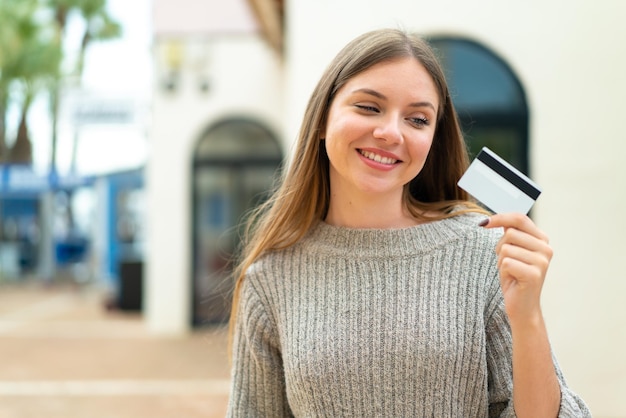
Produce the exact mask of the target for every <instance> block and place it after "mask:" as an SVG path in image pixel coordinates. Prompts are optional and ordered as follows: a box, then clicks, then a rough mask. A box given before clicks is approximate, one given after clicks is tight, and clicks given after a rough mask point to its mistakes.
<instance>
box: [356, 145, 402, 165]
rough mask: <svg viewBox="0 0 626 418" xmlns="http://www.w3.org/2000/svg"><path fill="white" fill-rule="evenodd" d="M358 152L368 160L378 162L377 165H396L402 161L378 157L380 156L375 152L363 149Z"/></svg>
mask: <svg viewBox="0 0 626 418" xmlns="http://www.w3.org/2000/svg"><path fill="white" fill-rule="evenodd" d="M358 151H359V154H361V155H362V156H364V157H365V158H367V159H368V160H372V161H376V162H377V163H381V164H388V165H393V164H396V163H397V162H399V161H400V160H395V159H393V158H389V157H383V156H382V155H378V154H376V153H374V152H370V151H364V150H362V149H360V150H358Z"/></svg>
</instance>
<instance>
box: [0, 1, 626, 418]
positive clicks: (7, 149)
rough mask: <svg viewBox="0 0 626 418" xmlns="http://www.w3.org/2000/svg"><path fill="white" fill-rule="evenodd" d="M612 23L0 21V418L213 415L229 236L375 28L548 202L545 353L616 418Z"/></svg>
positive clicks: (512, 6)
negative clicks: (326, 80) (418, 57)
mask: <svg viewBox="0 0 626 418" xmlns="http://www.w3.org/2000/svg"><path fill="white" fill-rule="evenodd" d="M383 3H384V4H383ZM624 19H626V3H624V2H622V1H620V0H599V1H597V2H593V4H591V3H590V2H585V1H571V0H554V1H551V2H545V1H540V0H529V1H526V2H523V3H510V2H501V1H497V0H475V1H473V2H461V1H452V0H448V1H442V2H436V4H433V2H428V3H426V2H422V1H408V0H389V1H387V2H377V1H373V0H365V1H364V0H359V1H356V0H341V1H339V2H337V1H330V0H318V1H315V2H306V1H298V0H230V1H229V2H219V1H217V0H205V1H203V2H198V1H195V0H133V1H124V0H0V398H2V399H3V400H2V402H0V417H13V416H15V417H22V416H41V415H42V414H43V412H42V411H46V415H47V416H64V417H69V416H90V417H99V416H103V417H104V416H115V417H126V416H128V417H131V416H147V415H148V414H149V415H150V416H153V417H161V416H163V417H165V416H177V417H178V416H188V417H194V416H205V417H206V416H223V414H224V410H225V409H224V408H225V402H226V399H227V393H228V366H227V356H226V348H225V344H226V338H225V321H226V320H227V316H228V310H229V298H230V292H231V289H232V286H231V284H230V281H229V272H230V267H231V264H230V260H231V258H232V254H233V251H235V248H236V247H237V245H238V237H239V233H240V227H239V222H240V220H241V216H242V215H243V214H244V213H245V212H246V211H248V210H250V209H251V208H253V207H254V206H255V205H258V204H259V203H260V202H261V201H263V199H265V198H266V197H267V192H268V190H269V188H270V187H271V185H272V182H273V180H274V178H275V173H276V170H277V168H278V167H280V165H281V164H282V163H283V162H284V161H286V160H288V158H289V152H290V147H291V144H292V143H293V140H294V139H295V137H296V135H297V131H298V129H299V125H300V122H301V119H302V115H303V112H304V107H305V105H306V102H307V100H308V97H309V94H310V93H311V91H312V89H313V87H314V85H315V83H316V82H317V79H318V78H319V76H320V75H321V73H322V71H323V70H324V68H325V66H326V65H327V64H328V62H329V61H330V60H331V59H332V57H333V56H334V55H335V54H336V53H337V52H338V51H339V49H340V48H341V47H342V46H343V45H344V44H345V43H346V42H348V41H349V40H351V39H352V38H354V37H355V36H357V35H359V34H360V33H362V32H364V31H367V30H371V29H376V28H381V27H394V28H402V29H407V30H410V31H414V32H418V33H420V34H422V35H423V36H424V37H426V38H428V39H429V40H430V41H431V42H432V44H433V46H434V47H435V48H436V50H437V53H438V54H439V56H440V58H441V60H442V62H443V64H444V66H445V68H446V72H447V76H448V81H449V83H450V86H451V91H452V94H453V99H454V101H455V105H456V106H457V109H458V111H459V116H460V118H461V122H462V126H463V130H464V132H465V135H466V140H467V143H468V147H469V149H470V151H471V152H472V153H476V152H477V151H478V150H480V148H481V147H482V146H488V147H489V148H491V149H492V150H494V151H496V152H497V153H498V154H500V155H501V156H503V157H504V158H505V159H507V160H508V161H510V162H511V163H512V164H513V165H515V166H516V167H517V168H518V169H520V170H521V171H523V172H525V173H527V174H529V175H530V176H531V177H532V178H533V179H534V180H535V181H536V182H537V183H538V184H540V185H541V186H542V188H543V194H542V196H541V197H540V198H539V200H538V202H537V205H536V206H535V208H534V209H533V212H532V214H531V215H532V217H533V218H534V219H535V221H536V222H537V223H538V224H539V226H540V227H541V228H543V229H544V230H545V231H546V232H547V233H548V234H549V235H550V237H551V244H552V246H553V247H554V249H555V254H556V255H555V257H554V260H553V263H552V266H551V270H550V274H549V278H548V281H547V283H546V285H545V291H544V297H543V304H544V311H545V315H546V319H547V322H548V326H549V331H550V336H551V339H552V344H553V349H554V351H555V353H556V355H557V356H558V358H559V360H560V363H561V367H562V368H563V369H564V371H565V374H566V377H567V379H568V382H569V384H570V386H571V387H572V388H573V389H574V390H575V391H577V392H578V393H580V394H581V395H582V396H583V398H584V399H585V400H586V401H587V402H588V403H589V405H590V407H591V408H592V411H593V412H594V416H597V417H626V407H625V406H624V404H623V401H622V399H623V397H624V394H625V393H626V360H624V357H623V355H622V351H623V346H624V345H625V344H626V331H625V329H626V307H625V306H626V305H624V303H623V301H622V298H623V296H622V295H624V294H626V280H624V279H626V277H625V273H624V269H623V267H622V265H623V261H622V260H623V254H624V252H625V251H626V244H625V243H624V240H623V238H622V237H623V235H624V233H625V232H626V225H625V223H626V221H625V220H624V217H623V216H621V215H619V213H618V212H619V211H618V212H615V210H616V209H618V208H620V207H623V206H624V205H625V204H626V195H625V193H624V190H626V184H625V183H626V164H624V157H623V156H624V154H625V152H626V140H625V139H626V138H624V133H623V126H622V125H623V123H622V120H623V116H622V113H623V97H625V96H626V81H625V79H624V76H623V75H624V74H626V50H625V49H624V47H623V41H624V40H625V39H626V27H625V26H624V25H623V21H624ZM72 414H73V415H72Z"/></svg>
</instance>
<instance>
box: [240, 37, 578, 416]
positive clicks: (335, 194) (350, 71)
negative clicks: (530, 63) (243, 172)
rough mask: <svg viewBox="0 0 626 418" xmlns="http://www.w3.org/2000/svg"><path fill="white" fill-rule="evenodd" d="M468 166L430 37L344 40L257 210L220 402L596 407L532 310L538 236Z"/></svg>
mask: <svg viewBox="0 0 626 418" xmlns="http://www.w3.org/2000/svg"><path fill="white" fill-rule="evenodd" d="M467 165H468V157H467V153H466V147H465V144H464V142H463V138H462V135H461V132H460V129H459V125H458V122H457V117H456V114H455V111H454V108H453V105H452V101H451V100H450V95H449V93H448V88H447V85H446V81H445V78H444V75H443V72H442V70H441V68H440V65H439V63H438V62H437V59H436V58H435V56H434V54H433V53H432V51H431V50H430V48H429V46H428V45H427V44H426V43H425V42H424V41H422V40H420V39H419V38H418V37H415V36H412V35H409V34H407V33H404V32H402V31H398V30H378V31H373V32H370V33H366V34H364V35H362V36H360V37H358V38H357V39H355V40H354V41H352V42H351V43H350V44H348V45H347V46H346V47H345V48H344V49H343V50H342V51H341V52H340V53H339V54H338V56H337V57H336V58H335V59H334V61H333V62H332V63H331V64H330V66H329V67H328V69H327V70H326V72H325V74H324V75H323V77H322V79H321V80H320V82H319V84H318V85H317V87H316V88H315V90H314V92H313V95H312V97H311V99H310V101H309V104H308V107H307V110H306V114H305V117H304V122H303V125H302V128H301V131H300V134H299V138H298V142H297V144H296V148H295V150H294V155H293V159H292V161H291V164H290V165H289V167H288V169H287V171H286V173H285V175H284V178H283V180H282V183H281V185H280V186H279V188H278V189H277V191H276V192H275V194H274V196H273V198H272V199H271V200H270V201H268V203H267V204H266V205H265V206H264V207H263V208H261V210H260V211H259V212H258V213H257V215H256V216H255V217H254V218H253V219H252V221H251V225H252V229H251V231H250V234H249V239H248V240H247V241H246V243H245V244H246V245H245V248H244V258H243V259H242V262H241V264H240V268H239V270H238V274H239V276H238V277H239V279H238V282H237V287H236V290H235V297H234V303H233V306H234V309H233V313H232V318H231V332H232V337H233V340H232V348H233V353H232V354H233V386H232V393H231V398H230V404H229V416H231V417H240V416H241V417H243V416H246V417H252V416H253V417H261V416H263V417H287V416H303V417H304V416H306V417H313V416H315V417H323V416H328V417H409V416H410V417H449V416H459V417H478V416H504V417H512V416H518V417H533V418H536V417H556V416H560V417H586V416H590V413H589V411H588V409H587V407H586V406H585V404H584V402H583V401H582V400H581V399H580V398H579V397H578V396H576V395H575V394H574V393H573V392H572V391H570V389H569V388H568V387H567V385H566V384H565V381H564V379H563V377H562V374H561V372H560V370H559V368H558V366H557V365H556V362H555V361H554V360H553V357H552V354H551V350H550V344H549V342H548V336H547V332H546V327H545V324H544V321H543V317H542V313H541V307H540V295H541V289H542V285H543V281H544V278H545V275H546V271H547V269H548V265H549V262H550V258H551V256H552V250H551V248H550V246H549V245H548V239H547V237H546V236H545V234H544V233H543V232H542V231H541V230H539V229H538V228H537V227H536V226H535V225H534V224H533V222H532V221H531V220H530V219H529V218H528V217H526V216H522V215H519V214H501V215H494V216H490V217H489V216H488V214H487V213H486V212H484V211H483V210H482V209H481V208H480V207H479V206H477V205H476V204H474V203H472V202H471V201H470V199H469V197H468V196H467V195H466V193H465V192H464V191H463V190H461V189H459V187H458V186H457V182H458V180H459V178H460V177H461V175H462V174H463V172H464V170H465V169H466V168H467Z"/></svg>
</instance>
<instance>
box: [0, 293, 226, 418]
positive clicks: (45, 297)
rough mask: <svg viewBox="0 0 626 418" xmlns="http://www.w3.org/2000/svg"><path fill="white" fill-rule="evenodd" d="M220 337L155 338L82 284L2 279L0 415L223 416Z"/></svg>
mask: <svg viewBox="0 0 626 418" xmlns="http://www.w3.org/2000/svg"><path fill="white" fill-rule="evenodd" d="M226 332H227V331H226V328H225V327H224V326H215V327H212V328H205V329H200V330H196V331H194V332H192V333H190V334H189V335H187V336H184V337H167V338H166V337H157V336H155V335H151V334H150V333H149V332H148V330H147V327H146V326H145V324H144V322H143V320H142V317H141V314H140V313H131V312H123V311H115V310H113V311H111V310H107V309H106V308H105V304H104V296H103V294H102V292H99V291H97V290H94V289H93V288H90V287H88V286H77V285H67V284H65V285H43V284H41V283H27V284H25V283H19V284H16V283H8V284H7V283H0V418H31V417H32V418H40V417H46V418H61V417H62V418H75V417H80V418H144V417H150V418H169V417H172V418H173V417H176V418H181V417H183V418H195V417H203V418H208V417H209V418H210V417H223V416H224V415H225V412H226V404H227V401H228V391H229V377H228V376H229V366H228V358H227V350H226V344H227V343H226V341H227V335H226Z"/></svg>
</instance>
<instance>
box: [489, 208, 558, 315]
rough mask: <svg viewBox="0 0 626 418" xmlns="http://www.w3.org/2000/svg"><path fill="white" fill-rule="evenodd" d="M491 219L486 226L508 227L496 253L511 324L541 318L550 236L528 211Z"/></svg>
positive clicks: (505, 228) (549, 257) (549, 253)
mask: <svg viewBox="0 0 626 418" xmlns="http://www.w3.org/2000/svg"><path fill="white" fill-rule="evenodd" d="M488 221H489V222H488V223H487V224H486V225H483V226H485V227H486V228H498V227H502V228H504V235H503V236H502V238H501V239H500V241H499V242H498V245H497V246H496V254H497V255H498V269H499V271H500V285H501V286H502V292H503V293H504V304H505V308H506V313H507V315H508V316H509V321H510V322H511V326H512V327H514V326H515V325H518V324H520V325H521V324H523V323H524V321H533V320H541V305H540V299H541V290H542V288H543V282H544V280H545V277H546V273H547V271H548V266H549V265H550V260H551V259H552V254H553V252H552V248H551V247H550V245H549V243H548V237H547V236H546V234H545V233H544V232H543V231H541V230H540V229H539V228H537V226H536V225H535V224H534V223H533V221H531V220H530V218H529V217H528V216H526V215H522V214H518V213H504V214H498V215H493V216H491V217H490V218H489V219H488ZM481 225H482V224H481Z"/></svg>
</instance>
